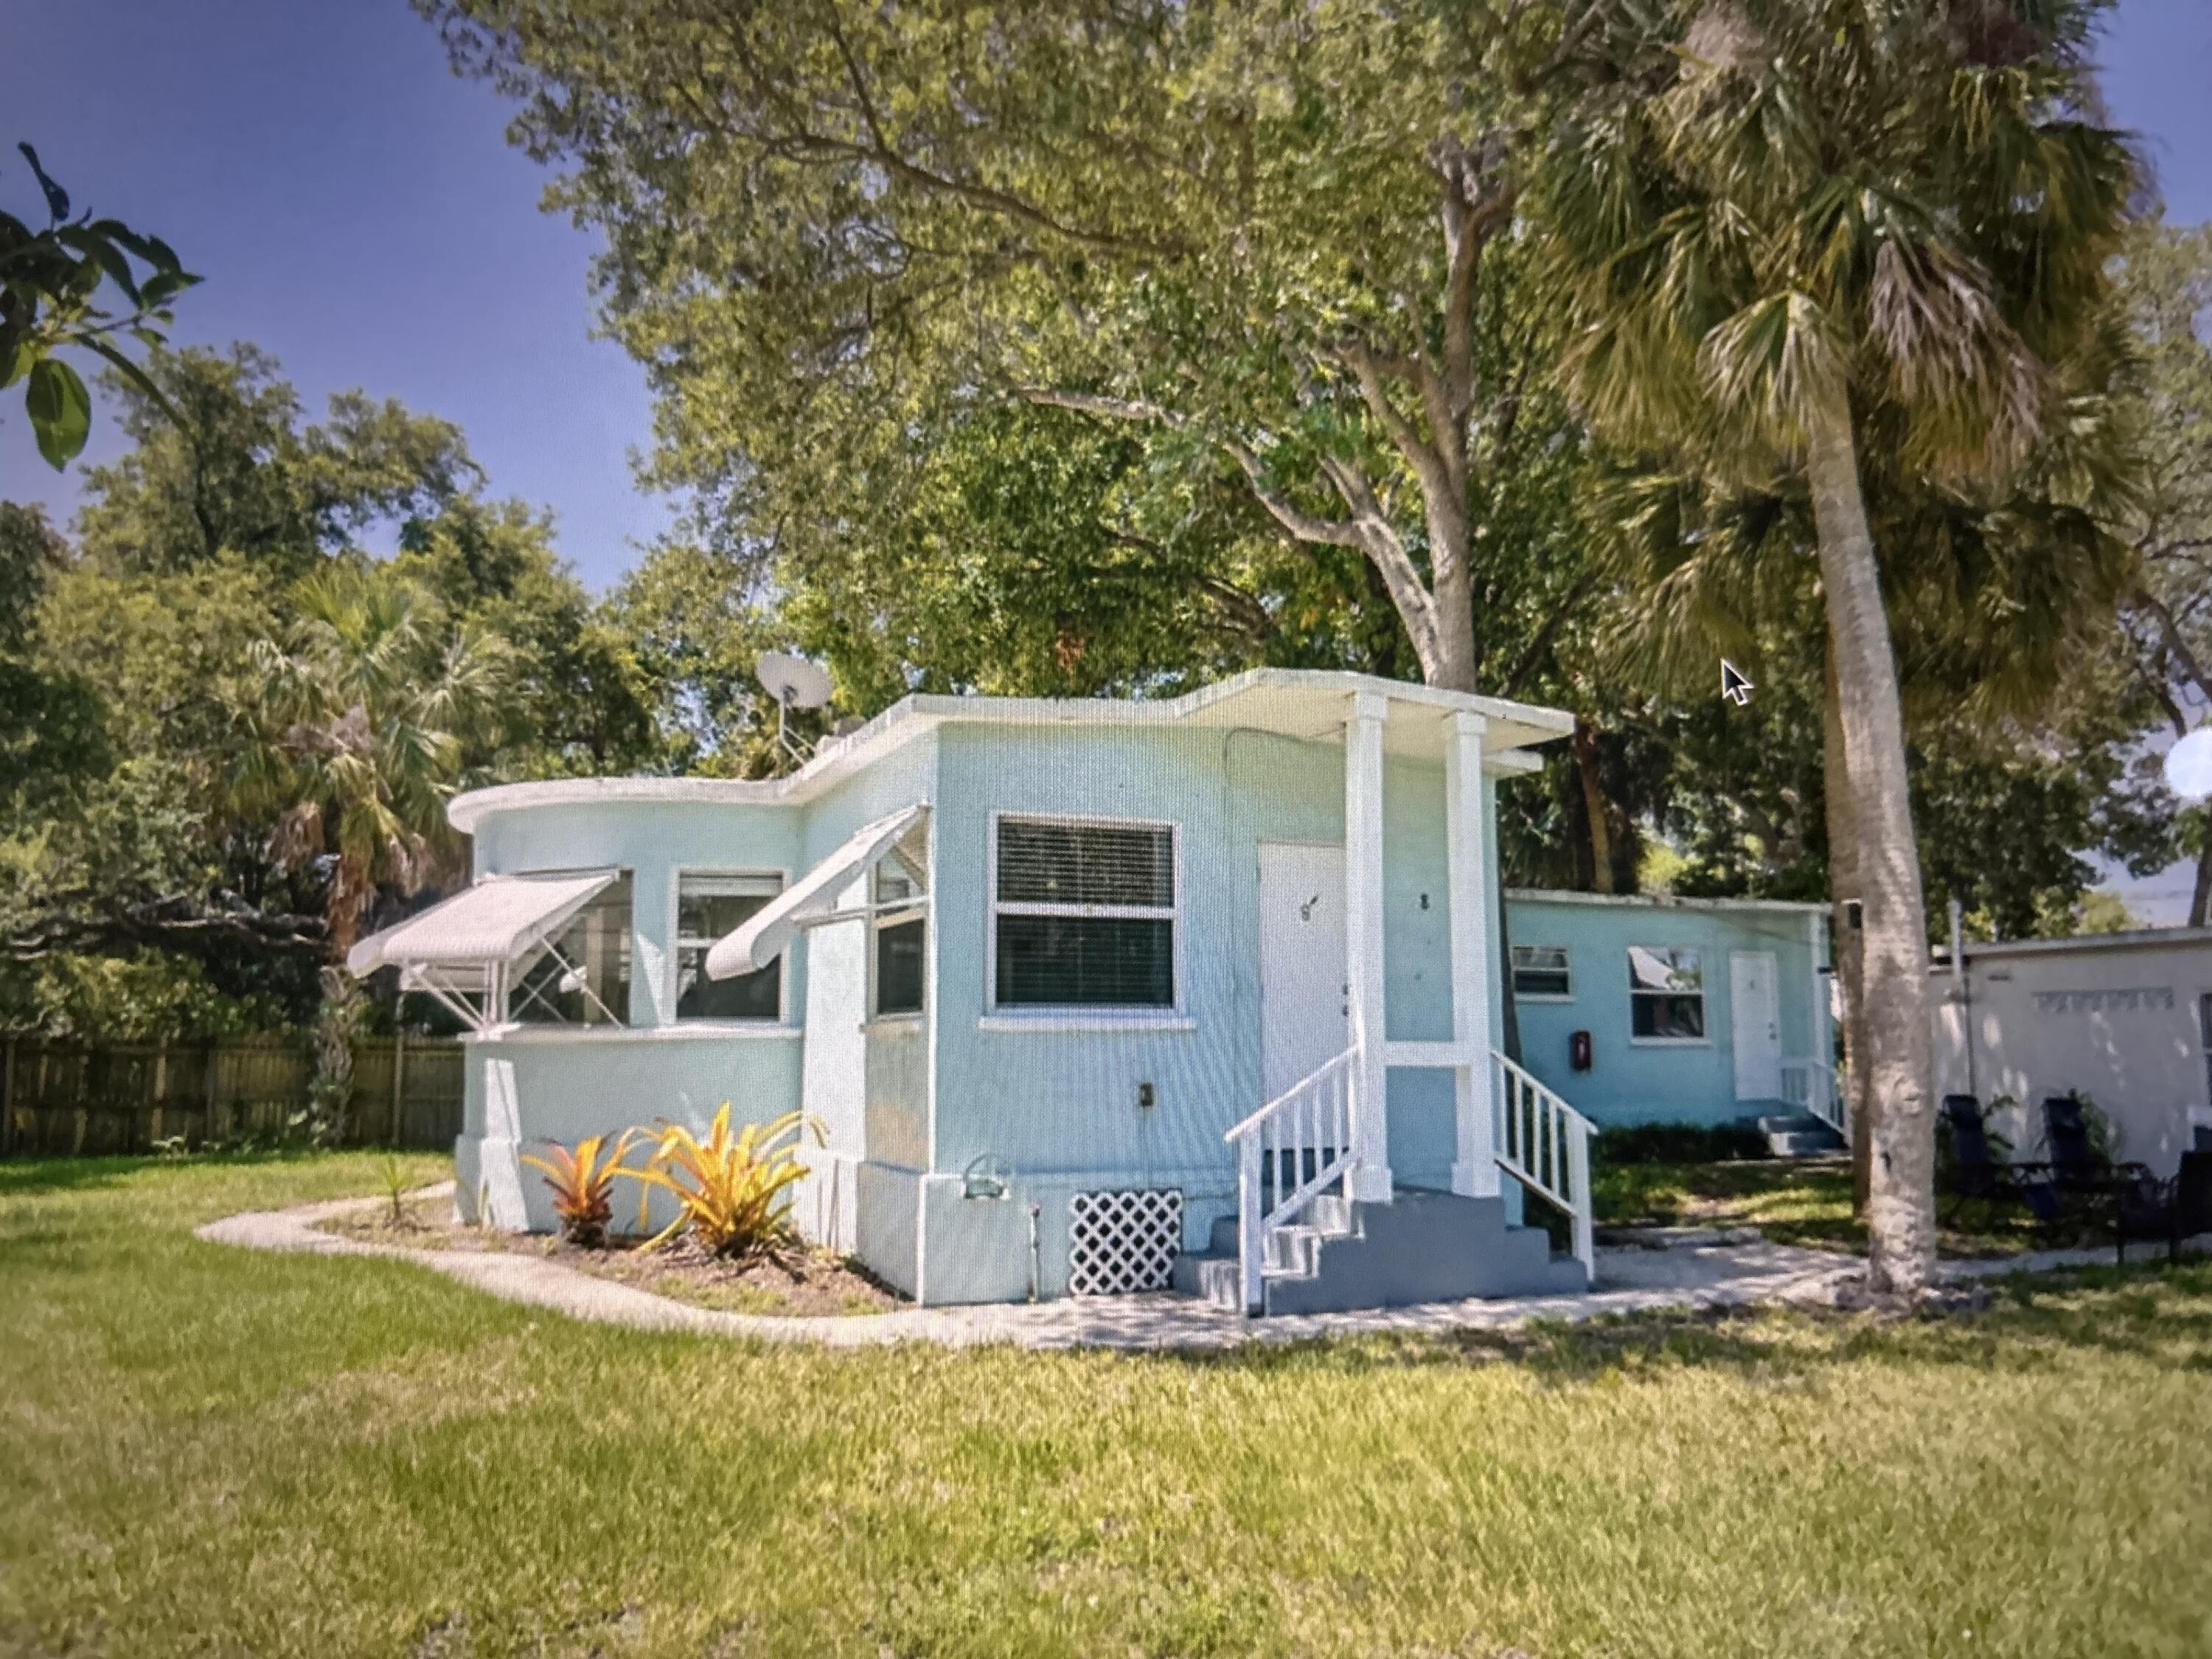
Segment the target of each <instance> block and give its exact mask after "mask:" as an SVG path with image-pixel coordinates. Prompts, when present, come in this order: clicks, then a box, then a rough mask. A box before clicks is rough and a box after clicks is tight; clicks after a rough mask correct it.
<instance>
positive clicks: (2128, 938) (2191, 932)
mask: <svg viewBox="0 0 2212 1659" xmlns="http://www.w3.org/2000/svg"><path fill="white" fill-rule="evenodd" d="M2160 945H2166V946H2172V945H2212V927H2139V928H2136V929H2134V930H2132V931H2131V932H2129V933H2074V934H2070V935H2069V936H2068V937H2067V938H2065V939H1966V940H1965V941H1963V943H1962V944H1961V945H1960V954H1961V955H1963V956H1964V957H1966V960H1967V961H1968V962H1970V963H1971V962H1972V961H1973V960H1974V958H1975V957H2035V956H2047V955H2051V954H2053V953H2056V952H2057V951H2140V950H2150V949H2155V948H2156V947H2158V946H2160ZM1932 965H1933V967H1934V968H1935V969H1936V970H1938V971H1941V972H1942V973H1947V974H1948V973H1949V972H1950V971H1951V952H1950V949H1949V947H1948V946H1945V947H1944V948H1942V949H1940V950H1938V951H1936V958H1935V962H1934V963H1933V964H1932Z"/></svg>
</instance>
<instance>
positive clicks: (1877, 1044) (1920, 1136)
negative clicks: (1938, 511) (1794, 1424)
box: [1806, 392, 1936, 1296]
mask: <svg viewBox="0 0 2212 1659" xmlns="http://www.w3.org/2000/svg"><path fill="white" fill-rule="evenodd" d="M1808 428H1809V429H1808V433H1807V457H1806V470H1807V476H1808V480H1809V482H1810V483H1811V485H1812V495H1813V516H1814V523H1815V525H1816V526H1818V530H1819V535H1820V581H1821V586H1822V587H1823V589H1824V590H1825V592H1826V604H1827V612H1828V639H1829V648H1830V650H1831V652H1832V656H1833V660H1834V662H1835V665H1836V687H1837V690H1838V694H1839V696H1838V702H1839V709H1838V713H1839V714H1840V716H1841V724H1842V727H1843V738H1844V769H1845V772H1846V775H1847V776H1848V777H1849V779H1850V812H1851V821H1852V827H1853V828H1854V829H1856V830H1857V852H1858V862H1859V871H1858V874H1859V901H1860V938H1861V940H1862V941H1863V951H1864V952H1865V956H1864V963H1865V967H1864V972H1865V983H1864V998H1863V1015H1862V1018H1863V1024H1864V1027H1865V1032H1866V1039H1867V1040H1866V1048H1865V1053H1866V1073H1867V1076H1866V1088H1867V1091H1868V1092H1867V1102H1868V1123H1867V1130H1868V1133H1867V1136H1866V1140H1867V1148H1868V1157H1869V1164H1868V1170H1867V1177H1868V1191H1867V1211H1866V1216H1867V1239H1868V1262H1867V1273H1868V1278H1869V1282H1870V1284H1871V1285H1872V1286H1873V1288H1874V1289H1875V1290H1876V1291H1892V1292H1895V1293H1898V1294H1901V1295H1907V1296H1910V1295H1914V1294H1917V1292H1918V1291H1921V1290H1923V1288H1925V1287H1926V1286H1927V1285H1928V1284H1929V1282H1930V1281H1931V1280H1932V1279H1933V1278H1934V1275H1935V1268H1936V1118H1935V1110H1934V1106H1935V1099H1934V1094H1935V1091H1934V1086H1933V1085H1934V1079H1935V1072H1936V1053H1935V1042H1934V1037H1933V1034H1932V1033H1931V1032H1930V1030H1929V1024H1928V1018H1929V1016H1928V921H1927V908H1926V903H1925V901H1924V899H1923V896H1922V892H1921V885H1920V853H1919V848H1918V845H1917V842H1916V841H1915V839H1914V836H1913V832H1912V803H1911V795H1910V793H1909V791H1908V786H1907V780H1906V774H1905V719H1904V714H1903V712H1902V710H1901V709H1900V708H1899V702H1898V692H1897V658H1896V653H1895V652H1894V650H1893V647H1892V646H1891V643H1890V637H1889V617H1888V614H1887V611H1886V610H1885V609H1884V606H1883V603H1882V596H1881V572H1880V569H1879V568H1878V567H1877V565H1876V563H1875V550H1874V537H1873V535H1872V533H1871V532H1869V530H1868V528H1867V520H1866V503H1865V501H1864V499H1863V496H1862V495H1861V493H1860V485H1859V473H1858V455H1857V447H1856V446H1855V444H1854V442H1853V439H1852V435H1851V416H1850V404H1849V403H1848V401H1847V400H1846V399H1845V398H1844V395H1843V394H1842V393H1841V392H1838V393H1837V394H1836V395H1834V396H1833V397H1832V398H1827V399H1826V400H1825V402H1824V403H1823V404H1822V406H1821V407H1820V408H1819V409H1818V410H1815V412H1814V416H1813V419H1812V420H1811V421H1810V422H1808Z"/></svg>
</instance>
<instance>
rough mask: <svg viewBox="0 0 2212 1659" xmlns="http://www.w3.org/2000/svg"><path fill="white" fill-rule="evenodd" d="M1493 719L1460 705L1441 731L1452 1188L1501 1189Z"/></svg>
mask: <svg viewBox="0 0 2212 1659" xmlns="http://www.w3.org/2000/svg"><path fill="white" fill-rule="evenodd" d="M1488 726H1489V722H1488V721H1487V720H1485V719H1484V718H1483V717H1482V716H1481V715H1480V714H1473V713H1470V712H1462V713H1459V714H1454V715H1453V716H1452V717H1451V726H1450V729H1449V731H1448V732H1447V733H1446V734H1445V738H1444V843H1445V859H1446V865H1445V868H1446V871H1447V876H1448V879H1449V884H1450V888H1451V984H1452V1040H1453V1041H1454V1042H1456V1043H1458V1044H1459V1045H1460V1047H1461V1048H1462V1050H1463V1051H1465V1054H1466V1056H1467V1058H1466V1059H1465V1060H1463V1061H1462V1064H1461V1065H1460V1066H1458V1067H1457V1068H1456V1069H1455V1071H1454V1073H1453V1074H1452V1076H1453V1079H1454V1090H1453V1093H1454V1105H1455V1111H1454V1115H1453V1116H1454V1126H1455V1134H1454V1138H1453V1146H1454V1152H1453V1156H1452V1174H1451V1182H1452V1190H1453V1191H1454V1192H1455V1193H1460V1194H1464V1195H1466V1196H1468V1197H1469V1198H1495V1197H1497V1196H1498V1160H1497V1157H1496V1155H1495V1152H1494V1150H1493V1147H1492V1119H1491V1103H1490V969H1491V955H1492V952H1491V939H1492V934H1493V933H1494V931H1495V930H1494V929H1493V928H1492V925H1491V923H1492V917H1491V914H1490V910H1491V879H1490V874H1491V872H1490V860H1488V859H1486V858H1485V857H1484V856H1483V853H1484V846H1483V829H1484V823H1485V818H1486V815H1485V813H1484V811H1483V810H1482V737H1483V733H1484V732H1485V731H1486V730H1487V729H1488Z"/></svg>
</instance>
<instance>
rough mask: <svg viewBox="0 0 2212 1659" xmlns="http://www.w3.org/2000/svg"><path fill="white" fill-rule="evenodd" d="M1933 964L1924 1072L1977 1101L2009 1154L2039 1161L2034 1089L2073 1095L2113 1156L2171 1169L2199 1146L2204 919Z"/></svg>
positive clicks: (2211, 1088)
mask: <svg viewBox="0 0 2212 1659" xmlns="http://www.w3.org/2000/svg"><path fill="white" fill-rule="evenodd" d="M1961 954H1962V956H1963V957H1964V958H1965V959H1964V961H1963V963H1960V964H1958V965H1957V966H1955V967H1954V965H1953V964H1952V963H1951V962H1950V960H1949V957H1948V954H1947V955H1944V956H1941V957H1938V958H1937V965H1936V968H1935V969H1934V975H1935V977H1934V981H1933V987H1932V988H1933V989H1934V990H1935V991H1936V1016H1935V1018H1936V1086H1937V1088H1938V1090H1939V1091H1940V1092H1942V1093H1943V1094H1971V1095H1972V1096H1974V1097H1976V1098H1978V1100H1980V1101H1981V1103H1983V1105H1984V1106H1987V1105H1989V1104H1990V1103H1991V1102H1992V1101H1994V1100H1996V1099H1997V1098H1999V1097H2004V1096H2009V1097H2011V1098H2012V1100H2013V1101H2014V1102H2015V1104H2013V1105H2011V1106H2009V1107H2008V1108H2006V1109H2004V1110H2003V1111H2002V1112H2001V1113H2000V1114H1999V1115H1997V1116H1996V1118H1995V1119H1993V1120H1992V1126H1991V1127H1994V1128H1996V1129H1997V1130H1999V1131H2000V1132H2002V1133H2003V1134H2005V1135H2006V1136H2007V1137H2008V1138H2009V1139H2010V1140H2011V1141H2012V1145H2013V1156H2014V1157H2015V1158H2040V1157H2042V1156H2044V1150H2043V1115H2042V1111H2041V1107H2042V1103H2043V1101H2044V1099H2045V1097H2047V1096H2051V1095H2063V1094H2066V1093H2068V1092H2069V1091H2070V1092H2074V1093H2078V1094H2080V1095H2081V1096H2083V1097H2086V1098H2087V1099H2089V1100H2092V1101H2093V1102H2095V1103H2096V1104H2097V1105H2098V1106H2099V1107H2100V1108H2102V1109H2103V1110H2104V1111H2105V1113H2106V1115H2107V1116H2109V1117H2110V1118H2111V1120H2112V1124H2113V1127H2115V1128H2116V1129H2117V1130H2118V1132H2119V1137H2120V1144H2119V1147H2118V1156H2120V1157H2121V1158H2131V1159H2136V1160H2138V1161H2140V1162H2142V1163H2144V1164H2149V1165H2150V1166H2151V1168H2152V1169H2153V1170H2154V1171H2156V1172H2157V1173H2158V1174H2160V1175H2171V1174H2172V1173H2173V1171H2174V1169H2175V1167H2176V1165H2177V1164H2179V1162H2180V1158H2181V1154H2182V1153H2183V1152H2187V1151H2189V1150H2190V1149H2191V1146H2194V1145H2196V1144H2197V1143H2198V1141H2199V1139H2200V1138H2201V1139H2203V1141H2204V1142H2205V1143H2207V1144H2212V1062H2208V1060H2207V1054H2208V1050H2212V927H2166V928H2159V929H2154V930H2152V931H2149V932H2145V933H2090V934H2084V935H2082V936H2081V937H2079V938H2075V939H2013V940H2007V941H2004V942H2002V943H1998V944H1990V945H1976V944H1971V943H1970V944H1968V945H1966V947H1965V948H1964V950H1963V951H1962V952H1961Z"/></svg>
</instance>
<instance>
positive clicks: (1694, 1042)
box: [1621, 945, 1713, 1048]
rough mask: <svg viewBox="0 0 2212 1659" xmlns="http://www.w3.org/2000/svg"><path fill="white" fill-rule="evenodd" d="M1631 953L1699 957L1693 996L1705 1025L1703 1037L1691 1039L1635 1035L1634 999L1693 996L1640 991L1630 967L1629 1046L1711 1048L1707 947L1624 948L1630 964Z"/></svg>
mask: <svg viewBox="0 0 2212 1659" xmlns="http://www.w3.org/2000/svg"><path fill="white" fill-rule="evenodd" d="M1629 951H1691V952H1692V953H1693V954H1695V956H1696V957H1697V958H1698V988H1697V991H1696V993H1695V994H1696V996H1697V999H1698V1005H1699V1013H1700V1015H1701V1016H1702V1018H1701V1019H1700V1021H1699V1023H1700V1024H1703V1025H1704V1026H1705V1036H1693V1037H1679V1036H1637V1035H1636V999H1637V998H1638V997H1640V996H1642V997H1660V996H1669V997H1684V996H1689V995H1691V994H1692V993H1690V992H1688V991H1639V990H1638V989H1637V988H1636V970H1635V969H1634V967H1633V966H1631V967H1630V968H1629V973H1628V1041H1629V1043H1630V1046H1632V1047H1633V1048H1711V1047H1712V1046H1713V1008H1712V1001H1711V998H1712V994H1713V987H1711V985H1710V984H1708V983H1707V982H1706V978H1705V957H1706V955H1707V951H1706V948H1705V946H1704V945H1628V946H1626V948H1625V949H1623V951H1621V956H1622V957H1623V959H1624V961H1625V962H1627V963H1633V961H1634V958H1633V957H1630V956H1629V954H1628V953H1629Z"/></svg>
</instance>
